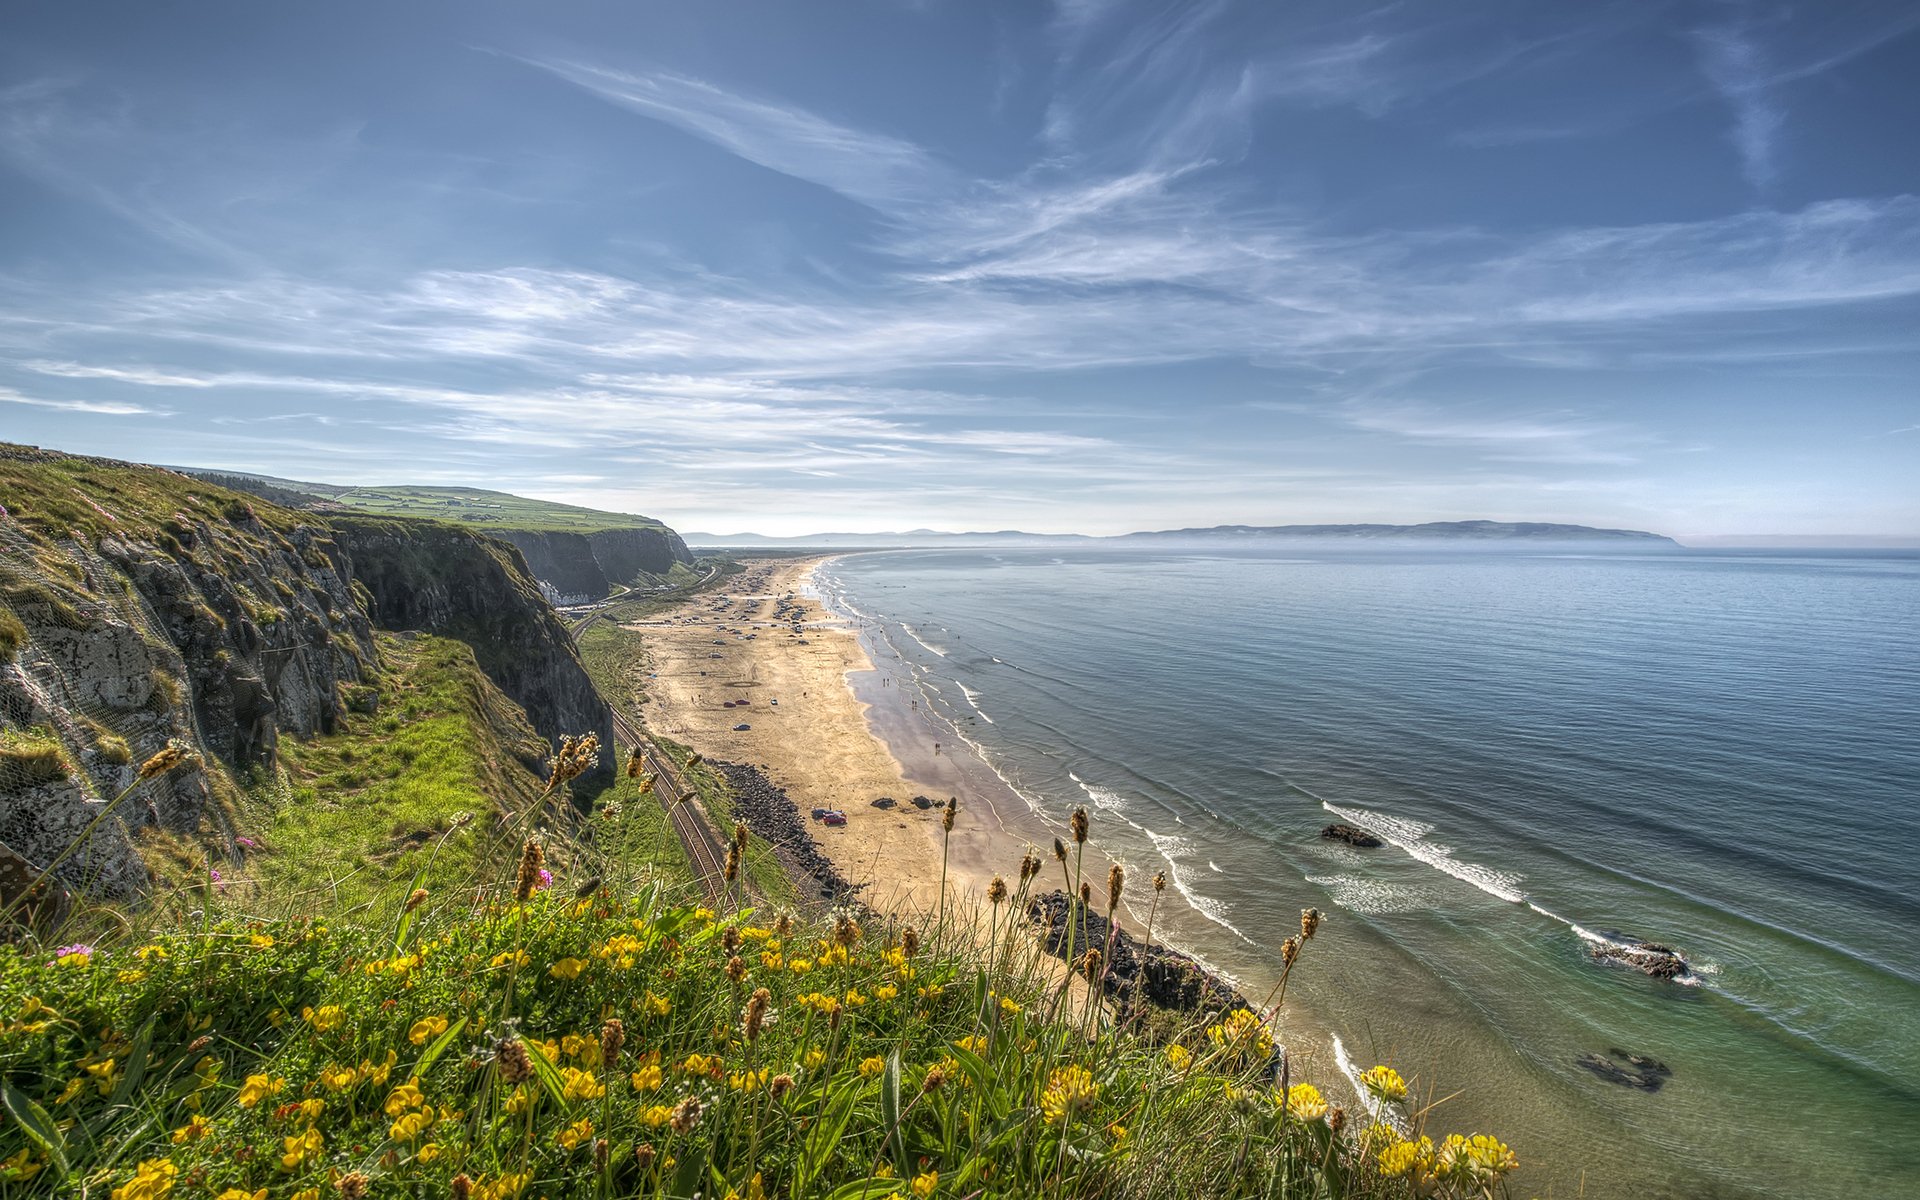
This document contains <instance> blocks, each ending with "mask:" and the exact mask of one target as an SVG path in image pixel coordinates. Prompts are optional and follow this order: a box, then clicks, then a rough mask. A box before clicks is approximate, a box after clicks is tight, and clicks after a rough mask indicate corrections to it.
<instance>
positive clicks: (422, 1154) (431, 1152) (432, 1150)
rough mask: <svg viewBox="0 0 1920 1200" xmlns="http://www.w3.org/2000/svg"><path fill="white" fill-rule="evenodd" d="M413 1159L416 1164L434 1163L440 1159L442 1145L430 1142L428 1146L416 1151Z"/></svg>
mask: <svg viewBox="0 0 1920 1200" xmlns="http://www.w3.org/2000/svg"><path fill="white" fill-rule="evenodd" d="M413 1157H414V1160H415V1161H416V1162H423V1163H430V1162H432V1161H433V1160H434V1159H436V1158H439V1157H440V1143H439V1142H428V1143H427V1144H426V1145H424V1146H422V1147H420V1148H419V1149H418V1150H416V1151H414V1152H413Z"/></svg>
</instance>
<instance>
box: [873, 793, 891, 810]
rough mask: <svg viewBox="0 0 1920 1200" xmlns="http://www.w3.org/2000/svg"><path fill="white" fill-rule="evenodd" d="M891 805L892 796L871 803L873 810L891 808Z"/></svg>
mask: <svg viewBox="0 0 1920 1200" xmlns="http://www.w3.org/2000/svg"><path fill="white" fill-rule="evenodd" d="M893 804H894V800H893V797H892V796H882V797H880V798H879V799H878V800H875V801H874V802H873V806H874V807H875V808H892V807H893Z"/></svg>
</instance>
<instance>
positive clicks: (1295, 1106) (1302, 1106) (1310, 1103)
mask: <svg viewBox="0 0 1920 1200" xmlns="http://www.w3.org/2000/svg"><path fill="white" fill-rule="evenodd" d="M1279 1099H1280V1096H1279V1093H1277V1092H1276V1093H1275V1094H1274V1100H1275V1102H1276V1103H1278V1101H1279ZM1286 1104H1287V1115H1288V1116H1290V1117H1292V1118H1294V1119H1295V1120H1298V1121H1318V1120H1319V1119H1320V1118H1321V1117H1324V1116H1326V1115H1327V1101H1326V1098H1325V1097H1323V1096H1322V1095H1321V1094H1320V1089H1319V1088H1317V1087H1315V1086H1313V1085H1312V1084H1310V1083H1296V1084H1294V1085H1293V1086H1292V1087H1290V1088H1288V1089H1287V1097H1286Z"/></svg>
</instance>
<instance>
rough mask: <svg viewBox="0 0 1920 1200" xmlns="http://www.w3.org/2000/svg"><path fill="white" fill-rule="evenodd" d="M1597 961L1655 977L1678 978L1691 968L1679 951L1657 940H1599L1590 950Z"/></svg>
mask: <svg viewBox="0 0 1920 1200" xmlns="http://www.w3.org/2000/svg"><path fill="white" fill-rule="evenodd" d="M1591 953H1592V954H1593V957H1594V959H1595V961H1597V962H1615V963H1620V964H1622V965H1623V966H1629V967H1632V968H1633V969H1634V970H1636V971H1639V972H1642V973H1643V974H1646V975H1651V976H1652V977H1653V978H1655V979H1680V978H1682V977H1684V976H1686V975H1688V974H1691V972H1692V968H1690V967H1688V966H1687V960H1686V959H1684V958H1682V957H1681V956H1680V952H1679V951H1678V950H1675V949H1674V948H1673V947H1671V946H1662V945H1661V944H1660V943H1658V942H1601V943H1600V944H1599V945H1597V946H1595V947H1594V948H1593V950H1592V951H1591Z"/></svg>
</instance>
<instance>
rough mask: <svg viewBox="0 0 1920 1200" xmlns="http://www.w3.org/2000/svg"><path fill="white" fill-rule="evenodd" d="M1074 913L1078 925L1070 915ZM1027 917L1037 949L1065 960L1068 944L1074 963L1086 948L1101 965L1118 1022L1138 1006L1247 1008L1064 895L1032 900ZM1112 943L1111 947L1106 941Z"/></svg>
mask: <svg viewBox="0 0 1920 1200" xmlns="http://www.w3.org/2000/svg"><path fill="white" fill-rule="evenodd" d="M1075 908H1079V910H1080V911H1079V920H1078V921H1075V920H1074V917H1073V910H1074V909H1075ZM1027 915H1028V916H1029V917H1030V918H1032V919H1033V921H1034V922H1035V923H1037V924H1038V925H1039V926H1040V937H1041V944H1042V945H1043V946H1045V947H1046V949H1047V952H1048V953H1050V954H1052V955H1053V956H1054V957H1056V958H1063V959H1064V958H1066V957H1067V955H1068V951H1069V944H1071V951H1072V955H1073V958H1074V960H1075V961H1076V962H1077V961H1079V959H1080V958H1081V957H1082V956H1083V955H1084V954H1085V953H1086V951H1087V950H1088V949H1089V948H1094V949H1098V950H1099V951H1100V953H1101V955H1102V957H1103V958H1104V959H1105V966H1106V982H1105V990H1106V994H1107V995H1109V996H1113V997H1115V998H1116V999H1118V1000H1119V1002H1120V1005H1119V1007H1120V1012H1121V1015H1122V1017H1124V1016H1125V1015H1126V1014H1127V1013H1129V1012H1130V1011H1131V1010H1132V1008H1133V1006H1134V1005H1136V1004H1137V1003H1139V1002H1140V1001H1142V1000H1145V1001H1147V1002H1149V1003H1152V1004H1155V1005H1158V1006H1159V1007H1161V1008H1170V1009H1173V1010H1175V1011H1176V1012H1203V1011H1204V1012H1215V1013H1223V1012H1231V1011H1232V1010H1234V1009H1237V1008H1246V1007H1248V1004H1247V1002H1246V1001H1245V1000H1244V999H1242V998H1241V997H1240V994H1239V993H1238V992H1235V991H1234V990H1233V988H1232V986H1231V985H1229V984H1228V983H1227V982H1226V981H1225V980H1223V979H1221V978H1220V977H1219V976H1217V975H1215V974H1213V973H1212V972H1211V971H1209V970H1207V969H1206V968H1205V967H1203V966H1201V965H1200V964H1199V963H1198V962H1195V961H1194V960H1193V959H1191V958H1189V957H1187V956H1186V955H1184V954H1182V953H1180V952H1179V951H1177V950H1169V949H1167V948H1166V947H1165V946H1151V947H1148V946H1144V945H1142V944H1141V943H1140V942H1138V941H1136V940H1135V939H1134V937H1133V935H1132V934H1130V933H1128V932H1127V931H1126V930H1124V929H1121V928H1119V927H1118V926H1117V925H1112V924H1110V923H1109V922H1108V921H1107V919H1106V918H1105V917H1103V916H1101V915H1100V914H1099V913H1097V912H1094V911H1092V910H1091V909H1089V908H1086V907H1083V906H1079V905H1076V904H1074V903H1073V902H1072V901H1071V900H1069V899H1068V897H1067V894H1066V893H1065V892H1059V891H1053V892H1047V893H1046V894H1044V895H1040V896H1035V897H1034V898H1033V899H1032V900H1030V901H1029V902H1028V903H1027ZM1109 937H1111V941H1109Z"/></svg>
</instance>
